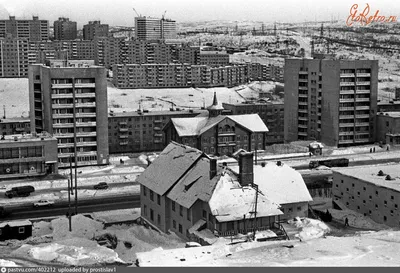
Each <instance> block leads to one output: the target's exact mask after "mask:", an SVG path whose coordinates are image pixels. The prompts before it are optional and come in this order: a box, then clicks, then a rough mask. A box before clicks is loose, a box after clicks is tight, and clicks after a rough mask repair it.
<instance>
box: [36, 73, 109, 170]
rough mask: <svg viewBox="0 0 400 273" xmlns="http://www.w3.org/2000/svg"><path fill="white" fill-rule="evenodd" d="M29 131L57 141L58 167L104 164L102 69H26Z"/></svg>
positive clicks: (106, 148) (105, 162)
mask: <svg viewBox="0 0 400 273" xmlns="http://www.w3.org/2000/svg"><path fill="white" fill-rule="evenodd" d="M29 103H30V119H31V131H32V132H37V133H41V132H43V131H46V132H49V133H50V134H52V135H53V136H54V137H55V138H57V140H58V162H59V166H60V167H66V166H68V165H69V161H70V158H71V157H72V158H74V156H75V152H76V154H77V165H78V166H83V165H97V164H108V131H107V123H108V120H107V82H106V70H105V69H104V68H103V67H83V68H73V67H60V68H51V67H47V66H44V65H31V66H29Z"/></svg>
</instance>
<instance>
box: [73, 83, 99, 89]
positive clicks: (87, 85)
mask: <svg viewBox="0 0 400 273" xmlns="http://www.w3.org/2000/svg"><path fill="white" fill-rule="evenodd" d="M95 87H96V83H75V88H95Z"/></svg>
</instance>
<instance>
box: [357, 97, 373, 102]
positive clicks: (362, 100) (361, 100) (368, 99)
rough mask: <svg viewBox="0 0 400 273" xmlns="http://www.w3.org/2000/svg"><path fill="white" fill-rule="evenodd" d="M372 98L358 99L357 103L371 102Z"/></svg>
mask: <svg viewBox="0 0 400 273" xmlns="http://www.w3.org/2000/svg"><path fill="white" fill-rule="evenodd" d="M369 101H370V98H356V102H369Z"/></svg>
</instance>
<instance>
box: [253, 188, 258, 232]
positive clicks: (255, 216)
mask: <svg viewBox="0 0 400 273" xmlns="http://www.w3.org/2000/svg"><path fill="white" fill-rule="evenodd" d="M252 186H253V188H254V190H255V191H256V204H255V205H254V226H253V240H256V229H257V203H258V185H257V184H253V185H252Z"/></svg>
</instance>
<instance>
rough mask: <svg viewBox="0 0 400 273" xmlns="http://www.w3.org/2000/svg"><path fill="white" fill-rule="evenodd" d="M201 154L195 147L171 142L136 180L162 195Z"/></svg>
mask: <svg viewBox="0 0 400 273" xmlns="http://www.w3.org/2000/svg"><path fill="white" fill-rule="evenodd" d="M201 155H202V152H200V151H199V150H197V149H194V148H191V147H188V146H185V145H181V144H178V143H175V142H172V143H170V144H169V145H168V146H167V147H166V148H165V149H164V150H163V151H162V153H161V154H160V155H159V156H158V157H157V159H156V160H154V162H153V163H152V164H150V166H149V167H148V168H147V169H146V170H145V171H144V172H143V173H142V174H141V175H140V176H139V177H138V178H137V179H136V182H138V183H140V184H142V185H144V186H146V187H147V188H149V189H150V190H153V191H154V192H156V193H158V194H160V195H164V194H165V193H166V192H167V191H168V190H169V189H170V188H171V187H172V186H173V185H174V184H175V183H176V182H177V181H178V179H179V178H180V177H181V176H182V175H183V174H185V173H186V171H187V170H188V169H189V168H190V166H192V164H193V163H194V162H195V161H196V160H197V159H198V158H199V157H200V156H201Z"/></svg>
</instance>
